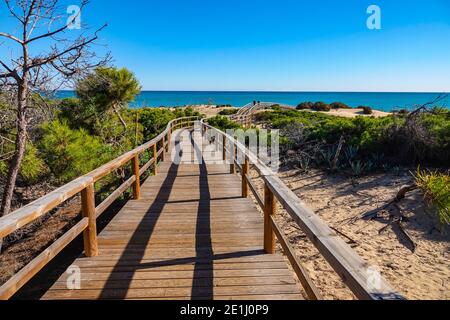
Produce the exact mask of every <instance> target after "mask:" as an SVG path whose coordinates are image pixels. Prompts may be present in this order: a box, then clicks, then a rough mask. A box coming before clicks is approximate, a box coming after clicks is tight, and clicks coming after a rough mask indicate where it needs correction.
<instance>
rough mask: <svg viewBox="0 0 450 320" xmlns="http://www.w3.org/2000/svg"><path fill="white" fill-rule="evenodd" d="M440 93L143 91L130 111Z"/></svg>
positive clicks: (391, 103)
mask: <svg viewBox="0 0 450 320" xmlns="http://www.w3.org/2000/svg"><path fill="white" fill-rule="evenodd" d="M72 96H75V92H73V91H59V92H58V93H57V97H58V98H65V97H72ZM438 96H439V93H387V92H267V91H265V92H262V91H254V92H243V91H238V92H231V91H142V92H141V94H140V95H139V96H137V97H136V99H135V101H133V102H132V103H130V107H132V108H140V107H161V106H164V107H172V106H185V105H194V104H230V105H232V106H235V107H242V106H244V105H245V104H247V103H249V102H252V101H255V100H256V101H263V102H277V103H281V104H287V105H292V106H296V105H298V104H299V103H300V102H304V101H313V102H316V101H323V102H326V103H332V102H335V101H339V102H343V103H345V104H347V105H350V106H352V107H358V106H361V105H364V106H370V107H372V108H374V109H377V110H382V111H392V110H399V109H409V110H410V109H413V108H414V107H416V106H417V105H421V104H424V103H427V102H430V101H434V100H435V99H436V98H437V97H438ZM449 102H450V98H449V97H447V98H446V99H444V100H441V101H440V102H439V105H440V106H444V107H447V108H449Z"/></svg>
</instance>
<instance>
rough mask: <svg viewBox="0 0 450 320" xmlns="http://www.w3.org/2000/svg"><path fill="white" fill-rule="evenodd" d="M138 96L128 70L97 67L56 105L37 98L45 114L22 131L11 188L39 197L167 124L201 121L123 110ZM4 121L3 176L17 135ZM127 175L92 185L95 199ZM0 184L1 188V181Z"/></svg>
mask: <svg viewBox="0 0 450 320" xmlns="http://www.w3.org/2000/svg"><path fill="white" fill-rule="evenodd" d="M139 91H140V85H139V82H138V81H137V79H136V78H135V76H134V75H133V74H132V73H131V72H130V71H128V70H127V69H117V68H113V67H108V68H105V67H100V68H96V69H95V70H94V71H92V72H91V73H89V74H88V75H87V76H86V77H83V78H81V79H80V80H79V81H78V82H77V84H76V93H77V96H76V97H75V98H66V99H63V100H58V99H50V98H46V97H44V96H41V97H40V100H44V99H45V101H46V105H47V110H46V115H45V117H44V116H43V117H40V118H39V119H38V120H35V121H34V122H33V126H29V127H28V129H27V130H28V135H27V136H28V139H27V141H26V148H25V152H24V157H23V160H22V161H21V165H20V169H19V172H18V177H17V181H16V183H15V186H16V188H17V187H24V186H35V188H34V189H36V193H39V192H38V190H39V188H40V185H42V184H45V185H51V186H54V187H57V186H60V185H62V184H64V183H67V182H69V181H71V180H73V179H75V178H77V177H79V176H81V175H83V174H85V173H87V172H89V171H92V170H93V169H95V168H97V167H99V166H100V165H102V164H104V163H106V162H108V161H110V160H112V159H114V158H116V157H118V156H120V155H121V154H123V153H124V152H126V151H129V150H131V149H133V148H134V147H136V146H138V145H140V144H142V143H143V142H144V141H148V140H151V139H152V138H153V137H155V136H156V135H158V134H159V133H160V132H161V131H162V130H163V129H164V128H165V127H166V126H167V124H168V123H169V121H171V120H173V119H175V118H179V117H184V116H193V115H198V116H200V113H199V112H197V111H195V110H194V109H193V108H174V109H160V108H141V109H130V108H128V106H127V103H128V102H130V101H132V100H133V99H134V98H135V96H136V95H137V94H138V93H139ZM2 108H6V106H4V105H2ZM7 119H9V121H6V119H4V121H3V122H2V126H1V132H0V136H1V137H2V144H1V146H2V150H1V158H0V174H1V176H2V177H4V176H6V174H7V172H8V168H9V166H10V164H11V156H10V155H12V154H13V152H14V143H13V141H14V137H15V135H16V132H17V131H16V128H15V126H14V120H15V119H14V113H11V115H10V117H8V118H7ZM145 160H146V159H142V161H143V162H144V161H145ZM147 160H148V159H147ZM129 173H130V170H129V169H128V168H127V169H125V170H122V171H120V170H118V171H117V172H115V173H114V174H112V175H110V176H109V177H107V178H106V179H103V180H102V183H101V184H100V183H99V184H96V191H97V196H98V197H99V198H105V197H106V196H107V195H108V194H109V193H110V191H111V190H113V189H114V188H115V186H117V185H118V183H119V182H123V181H124V179H125V177H126V176H127V175H129ZM0 182H1V184H2V185H4V183H5V181H4V180H3V179H2V180H1V181H0ZM20 205H23V203H21V201H20V198H18V194H14V196H13V197H12V207H13V208H17V207H18V206H20ZM10 238H14V235H12V237H10ZM8 240H9V239H7V244H8Z"/></svg>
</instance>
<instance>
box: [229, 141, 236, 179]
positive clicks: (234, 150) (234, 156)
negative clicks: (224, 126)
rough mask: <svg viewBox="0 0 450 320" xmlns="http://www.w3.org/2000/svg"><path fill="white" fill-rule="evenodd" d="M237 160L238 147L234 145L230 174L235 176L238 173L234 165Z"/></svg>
mask: <svg viewBox="0 0 450 320" xmlns="http://www.w3.org/2000/svg"><path fill="white" fill-rule="evenodd" d="M235 159H236V145H235V144H233V146H232V147H231V162H230V173H231V174H235V173H236V165H235V164H234V161H235Z"/></svg>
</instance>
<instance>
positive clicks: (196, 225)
mask: <svg viewBox="0 0 450 320" xmlns="http://www.w3.org/2000/svg"><path fill="white" fill-rule="evenodd" d="M172 139H173V141H172V143H171V145H170V146H171V147H170V150H171V151H172V152H170V154H167V155H166V159H165V161H164V162H162V163H161V164H160V165H159V166H158V174H157V175H156V176H152V177H150V178H149V179H147V181H146V182H145V183H144V184H143V185H142V188H141V198H140V199H139V200H131V201H129V202H128V203H127V204H126V205H125V206H124V207H123V208H122V210H121V211H120V212H119V213H118V214H117V215H116V216H115V217H114V218H113V219H112V221H111V222H110V223H109V225H108V226H107V227H106V228H105V229H104V230H103V231H102V232H101V233H100V234H99V236H98V246H99V255H98V256H97V257H92V258H87V257H83V256H80V257H79V258H78V259H76V260H75V261H74V262H73V264H72V265H73V266H75V267H79V268H80V271H81V283H80V289H77V290H69V289H68V286H67V280H68V277H69V275H68V274H66V273H65V274H63V275H62V276H61V277H60V278H59V279H58V280H57V281H56V282H55V284H54V285H53V286H52V287H51V288H50V289H49V290H48V291H47V293H46V294H45V295H44V296H43V299H221V300H225V299H279V300H292V299H302V295H301V293H300V285H299V284H298V283H296V281H295V280H294V275H293V273H292V272H291V271H290V270H289V269H288V267H287V264H286V262H285V259H284V258H283V257H282V256H281V255H279V254H265V253H264V250H263V234H264V231H263V218H262V217H261V215H260V213H259V212H258V211H257V209H256V206H255V204H254V203H253V202H252V200H251V199H250V198H242V196H241V179H240V177H239V176H238V175H236V174H230V166H229V165H227V164H215V162H216V160H221V159H222V153H221V152H217V153H215V154H214V153H210V152H202V151H201V150H203V146H206V149H208V146H207V143H206V142H205V140H204V139H202V138H201V134H200V133H194V134H192V133H190V132H189V131H187V130H184V129H182V130H177V131H176V132H174V133H173V135H172ZM178 156H181V161H182V163H181V164H177V161H172V159H177V160H179V158H180V157H178ZM201 158H203V159H201ZM200 159H201V160H203V161H199V160H200ZM184 162H186V163H184Z"/></svg>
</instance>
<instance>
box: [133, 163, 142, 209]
mask: <svg viewBox="0 0 450 320" xmlns="http://www.w3.org/2000/svg"><path fill="white" fill-rule="evenodd" d="M131 165H132V167H133V174H134V176H135V178H136V180H135V181H134V183H133V196H134V200H139V199H140V198H141V176H140V174H139V154H137V155H135V156H134V157H133V159H131Z"/></svg>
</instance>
